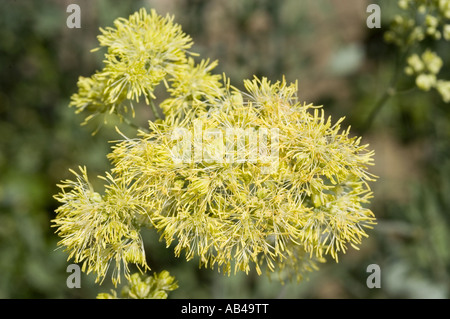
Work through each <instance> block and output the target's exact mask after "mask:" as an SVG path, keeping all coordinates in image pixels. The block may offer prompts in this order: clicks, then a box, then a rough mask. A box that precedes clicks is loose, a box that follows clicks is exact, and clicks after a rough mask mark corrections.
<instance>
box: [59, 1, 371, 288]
mask: <svg viewBox="0 0 450 319" xmlns="http://www.w3.org/2000/svg"><path fill="white" fill-rule="evenodd" d="M115 26H116V28H115V29H112V28H109V29H107V30H102V33H103V35H102V36H100V37H99V40H100V43H101V45H103V46H107V47H108V53H107V66H106V67H105V70H103V71H102V72H100V73H97V74H102V75H101V76H99V78H96V76H95V75H94V77H92V78H90V79H89V81H88V80H86V81H85V82H83V81H82V83H81V84H80V83H79V92H78V94H75V96H74V98H73V101H76V102H75V105H76V106H77V107H79V108H80V109H81V108H86V109H87V110H88V111H90V112H93V113H95V112H100V111H102V112H103V110H108V109H109V110H111V108H110V107H111V105H113V104H114V103H119V102H120V103H124V102H125V101H131V100H136V101H137V100H138V99H139V97H140V96H142V95H143V96H144V97H145V98H146V100H147V102H149V103H151V102H152V101H151V100H152V99H154V98H155V97H154V95H153V88H154V86H155V85H156V84H157V83H159V82H164V83H165V87H166V89H167V92H168V93H169V94H170V97H168V98H166V99H164V100H162V101H161V102H160V104H159V105H160V107H161V109H162V110H163V113H164V115H165V119H163V120H158V121H155V122H149V132H144V131H139V133H138V135H137V137H135V138H127V137H125V136H124V139H123V140H122V141H121V142H119V143H117V144H116V145H115V146H114V147H113V151H112V152H111V153H110V154H109V155H108V158H109V159H110V161H111V163H112V165H113V168H112V170H111V173H108V174H106V177H104V178H103V179H104V180H105V181H106V184H107V185H106V191H105V193H104V194H103V195H100V194H99V193H97V192H95V191H94V190H93V189H92V186H91V185H90V184H89V181H88V177H87V172H86V169H85V168H81V174H79V173H76V172H73V173H74V174H75V175H76V180H75V181H70V180H68V181H64V182H63V183H62V184H61V185H60V187H61V190H62V191H61V192H60V193H59V194H58V195H56V196H55V198H56V199H57V200H58V201H59V202H61V206H60V207H59V208H58V209H57V210H56V213H57V216H56V219H55V220H54V223H55V225H54V226H55V227H57V233H58V235H59V236H60V237H62V240H61V241H60V245H61V246H64V247H66V249H67V250H69V251H70V256H69V258H72V257H73V258H74V259H75V262H83V264H84V267H83V268H84V269H85V270H86V271H87V272H90V271H93V272H95V273H96V274H97V275H98V279H103V278H104V277H105V276H106V273H107V271H108V267H109V265H110V263H111V261H112V260H114V261H115V268H114V273H113V280H114V282H116V283H117V282H119V280H120V273H121V272H122V271H124V272H125V276H126V277H127V278H128V279H129V280H130V279H131V277H130V275H129V273H128V267H127V264H128V263H134V264H137V265H139V266H142V267H143V268H144V269H146V268H148V266H147V263H146V259H145V250H144V247H143V242H142V239H141V237H140V235H139V230H140V228H141V227H149V228H154V229H156V230H157V231H158V232H159V233H160V234H161V239H163V240H165V242H166V244H167V247H169V246H172V245H173V246H174V250H175V255H176V256H180V255H181V254H182V253H184V254H185V256H186V259H187V260H190V259H193V258H194V257H196V258H198V260H199V262H200V265H201V266H205V267H207V266H209V267H212V268H214V267H217V269H219V270H220V271H222V272H224V273H227V274H230V273H231V272H234V273H235V272H237V271H244V272H246V273H247V272H249V271H250V270H251V268H254V269H255V270H256V271H257V273H258V274H261V272H262V270H263V269H266V270H268V271H269V272H273V271H276V270H278V271H281V270H286V271H287V270H289V271H293V272H294V273H295V275H296V276H297V278H298V279H300V278H301V277H302V275H303V274H304V272H305V271H308V270H312V269H315V268H316V263H317V262H323V261H324V258H325V257H326V256H327V255H329V256H331V257H332V258H333V259H335V260H336V261H337V260H338V256H339V254H340V253H345V252H346V250H347V249H348V246H352V247H354V248H358V245H359V244H360V243H361V240H362V239H363V238H364V237H367V233H366V229H367V228H370V227H371V226H372V225H373V224H374V223H375V217H374V215H373V213H372V212H371V211H370V209H369V208H368V207H367V204H368V203H369V199H370V198H371V196H372V193H371V190H370V187H369V185H368V182H370V181H373V180H374V176H373V175H371V174H370V173H369V172H368V171H367V169H368V166H369V165H372V156H373V152H372V151H370V150H368V149H367V145H361V144H360V138H356V137H351V136H350V131H349V129H342V128H341V123H342V121H343V118H342V119H340V120H338V121H337V122H336V123H332V121H331V119H330V118H329V117H328V118H326V117H325V115H324V111H323V110H322V109H321V108H320V107H318V106H314V105H312V104H305V103H301V102H299V100H298V97H297V89H298V88H297V83H293V84H288V83H287V82H286V81H285V80H284V79H283V80H282V81H277V82H275V83H271V82H270V81H269V80H267V79H266V78H262V79H258V78H254V79H253V80H245V81H244V86H245V91H241V90H238V89H236V88H234V87H232V86H231V85H230V83H229V80H228V79H227V78H226V77H225V76H223V81H221V79H222V77H221V76H218V75H213V74H211V73H210V72H211V71H212V69H213V68H214V67H215V66H216V64H217V62H213V63H210V62H209V61H208V60H202V61H201V62H200V63H199V64H195V62H194V59H193V58H190V57H189V58H186V56H185V54H186V50H187V49H188V47H189V45H191V42H190V39H189V38H188V37H187V36H185V35H184V34H183V33H182V32H181V30H180V28H179V27H178V26H174V25H173V24H172V18H166V19H163V18H161V17H159V16H158V15H156V13H155V12H154V11H152V12H151V13H150V14H147V13H146V11H145V10H143V9H142V10H141V11H139V13H136V14H134V15H132V16H131V17H130V19H129V20H125V19H118V20H117V21H116V22H115ZM99 79H102V80H101V81H97V80H99ZM103 79H104V80H103ZM85 105H88V106H85ZM90 107H91V109H90Z"/></svg>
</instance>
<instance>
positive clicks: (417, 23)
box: [385, 0, 450, 103]
mask: <svg viewBox="0 0 450 319" xmlns="http://www.w3.org/2000/svg"><path fill="white" fill-rule="evenodd" d="M398 4H399V7H400V8H401V9H402V10H405V12H406V13H405V14H404V15H396V16H395V18H394V20H393V21H392V25H391V28H390V30H389V31H387V32H386V33H385V39H386V41H387V42H391V43H394V44H396V45H397V46H399V47H401V48H402V50H404V51H405V52H407V50H409V49H411V48H412V47H413V46H414V45H416V44H417V43H420V42H422V41H424V40H425V39H426V38H431V39H433V40H435V41H437V40H440V39H441V38H443V39H444V40H446V41H449V40H450V0H431V1H428V0H399V2H398ZM411 11H412V12H414V14H415V15H416V16H414V17H411ZM442 66H443V61H442V59H441V58H440V57H439V55H438V54H437V53H436V52H432V51H430V50H429V49H426V50H425V51H424V52H422V53H419V54H418V53H410V54H409V56H408V58H407V66H406V68H405V73H406V74H407V75H410V76H414V77H415V82H416V86H417V87H418V88H419V89H421V90H423V91H429V90H430V89H432V88H434V89H436V90H437V92H438V93H439V94H440V95H441V98H442V100H443V101H444V102H445V103H449V102H450V81H448V80H442V79H437V74H438V73H439V71H440V69H441V68H442Z"/></svg>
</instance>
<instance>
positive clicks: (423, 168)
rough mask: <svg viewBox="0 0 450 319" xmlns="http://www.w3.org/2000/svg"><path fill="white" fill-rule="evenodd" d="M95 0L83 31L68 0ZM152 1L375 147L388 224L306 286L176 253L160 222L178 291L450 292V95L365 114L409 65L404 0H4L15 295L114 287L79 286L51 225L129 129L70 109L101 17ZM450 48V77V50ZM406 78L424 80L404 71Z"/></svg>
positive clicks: (155, 247)
mask: <svg viewBox="0 0 450 319" xmlns="http://www.w3.org/2000/svg"><path fill="white" fill-rule="evenodd" d="M71 3H77V4H79V5H80V7H81V28H80V29H69V28H67V26H66V19H67V16H68V15H69V14H68V13H66V8H67V6H68V5H69V4H71ZM369 3H377V4H379V5H380V7H381V10H382V11H381V12H382V15H381V16H382V27H381V29H369V28H367V26H366V18H367V16H368V13H366V8H367V6H368V4H369ZM140 7H146V8H147V9H148V10H149V9H150V8H155V9H156V10H157V12H158V13H159V14H162V15H165V14H166V13H170V14H173V15H175V21H176V22H178V23H180V24H181V25H182V27H183V30H184V31H185V32H186V33H187V34H189V35H191V36H192V38H193V39H194V42H195V46H194V48H193V51H195V52H199V53H200V54H201V56H202V57H204V58H207V57H209V58H211V60H215V59H218V60H219V66H218V68H217V69H216V72H217V73H222V72H225V73H226V74H227V75H228V76H229V77H230V78H231V81H232V83H233V84H234V85H235V86H237V87H242V80H243V79H247V78H252V77H253V75H257V76H267V77H268V78H269V79H271V80H273V81H276V80H278V79H281V78H282V76H283V75H285V76H286V79H287V80H288V81H295V80H296V79H298V81H299V98H300V100H302V101H303V100H304V101H307V102H312V103H314V104H316V105H322V104H323V105H324V109H325V111H326V113H327V114H331V115H332V117H333V118H334V119H335V120H336V119H337V118H339V117H342V116H346V120H345V122H344V124H345V125H351V126H352V128H353V129H352V133H354V134H356V135H360V134H363V142H364V143H369V144H370V145H371V148H372V149H374V150H375V152H376V155H375V163H376V165H375V167H374V168H373V170H372V172H373V173H375V174H376V175H378V176H379V180H378V181H377V182H376V183H373V191H374V195H375V197H374V199H373V202H372V209H373V211H374V213H375V215H376V217H377V218H378V222H379V223H378V225H377V226H376V227H375V228H374V229H373V230H371V231H369V234H370V237H369V238H368V239H366V240H364V241H363V243H362V245H361V249H360V250H359V251H356V250H353V249H350V250H349V251H348V253H347V254H345V255H342V256H341V257H340V261H339V263H338V264H336V263H335V262H333V261H330V262H329V263H327V264H324V265H322V266H321V268H320V270H319V271H317V272H314V273H311V275H310V276H309V278H308V280H305V281H304V282H301V283H295V282H293V283H286V284H284V285H282V284H280V283H279V282H278V281H277V280H276V278H273V280H272V281H271V280H269V279H268V278H267V277H265V276H261V277H258V276H257V275H255V274H250V275H249V276H246V275H244V274H239V275H236V276H230V277H227V276H223V275H222V274H219V273H217V272H216V271H212V270H209V269H198V264H197V263H196V262H195V261H191V262H186V261H185V260H184V259H183V258H179V259H177V258H174V257H173V251H172V250H170V249H169V250H168V249H166V248H165V246H164V244H163V243H161V242H159V241H158V236H157V235H156V234H154V233H153V232H151V231H146V232H145V233H144V235H145V239H146V247H147V253H148V259H149V265H150V266H151V267H152V269H153V270H155V271H160V270H163V269H166V270H168V271H169V272H170V273H171V274H172V275H174V276H175V277H176V278H177V280H178V283H179V286H180V288H178V289H177V290H175V291H174V292H172V293H171V294H170V297H171V298H448V297H449V295H450V278H449V270H450V249H449V248H448V246H449V244H450V235H449V234H450V229H449V225H450V161H449V153H450V105H449V104H445V103H443V102H442V101H441V99H440V97H439V96H438V94H437V93H436V94H435V92H428V93H424V92H421V91H418V90H412V91H408V93H407V94H402V95H398V96H396V97H394V98H391V99H389V100H388V101H387V103H386V104H385V105H384V106H383V108H382V109H381V110H380V112H379V113H378V114H377V116H376V117H375V118H374V121H373V123H372V124H371V126H370V127H369V126H367V125H365V124H364V121H365V119H366V118H367V116H368V114H369V113H370V112H371V110H372V109H373V108H374V106H375V103H376V101H377V100H378V99H379V98H380V96H381V95H382V94H383V91H384V90H385V89H386V87H387V85H388V82H389V80H390V78H391V77H392V74H393V72H395V71H394V57H395V54H396V48H395V47H393V46H390V45H387V44H386V43H384V41H383V33H384V32H385V31H386V29H387V28H388V24H389V21H390V19H392V16H393V14H394V13H395V12H396V11H397V7H396V3H395V1H391V0H380V1H375V0H373V1H369V0H368V1H355V0H345V1H344V0H282V1H270V0H227V1H223V0H210V1H206V0H152V1H150V0H149V1H128V2H125V1H123V2H119V1H112V0H108V1H107V0H101V1H88V0H85V1H75V0H73V1H59V0H58V1H57V0H53V1H52V0H45V1H25V0H17V1H1V2H0V40H1V41H0V70H1V72H0V74H1V77H0V298H95V296H96V295H97V293H99V292H104V291H108V290H109V289H110V288H111V284H110V283H109V280H105V282H104V283H103V284H102V285H101V286H98V285H96V284H94V279H95V278H93V276H92V275H86V274H82V282H81V288H80V289H69V288H67V286H66V278H67V276H68V275H69V274H68V273H67V272H66V267H67V265H68V264H70V261H67V260H66V259H67V254H66V253H64V252H63V251H62V250H61V249H57V241H58V238H57V236H56V235H55V234H54V228H51V220H52V219H53V218H54V216H55V215H54V210H55V209H56V207H57V203H56V201H55V200H54V199H53V198H52V196H53V195H54V194H55V193H57V192H58V189H57V187H56V184H57V183H58V182H59V181H60V180H61V179H65V178H68V177H69V176H70V174H69V172H68V169H69V168H76V167H77V166H78V165H86V166H87V167H88V169H89V171H90V174H91V175H92V176H95V175H96V174H102V173H103V172H104V171H106V170H108V169H109V163H108V161H107V159H106V154H107V153H109V151H110V147H111V143H109V142H108V141H110V140H115V139H118V138H119V136H118V135H117V134H116V133H115V131H114V130H113V129H110V128H108V127H106V128H104V129H102V130H101V131H100V132H99V133H98V134H97V135H95V136H91V131H92V127H84V126H80V123H81V122H82V120H83V117H81V116H80V115H75V114H74V112H73V109H70V108H68V104H69V100H70V96H71V95H72V94H73V93H74V92H76V89H77V87H76V83H77V79H78V76H80V75H82V76H90V75H91V74H92V73H93V72H94V71H95V70H96V69H99V68H100V67H101V61H102V56H101V54H98V53H97V54H95V53H90V50H91V49H93V48H95V47H96V46H97V41H96V36H97V34H98V33H99V31H98V28H99V27H106V26H111V25H112V22H113V21H114V19H116V18H117V17H128V15H129V14H131V13H133V12H134V11H136V10H138V9H139V8H140ZM430 45H431V46H432V49H433V50H436V51H438V52H440V54H441V57H442V58H443V60H444V65H445V66H444V69H443V71H441V73H440V76H441V77H443V78H445V79H450V59H449V57H450V54H449V53H450V51H449V47H448V44H445V43H443V42H438V43H432V44H430ZM400 85H401V86H403V87H411V86H412V85H413V82H412V80H411V79H409V78H407V77H405V76H403V78H402V80H401V81H400ZM370 264H378V265H379V266H380V268H381V288H380V289H376V288H375V289H369V288H368V287H367V286H366V279H367V276H368V275H369V273H367V272H366V268H367V266H368V265H370Z"/></svg>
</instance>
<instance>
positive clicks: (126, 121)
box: [123, 117, 148, 132]
mask: <svg viewBox="0 0 450 319" xmlns="http://www.w3.org/2000/svg"><path fill="white" fill-rule="evenodd" d="M123 121H124V122H125V124H127V125H128V126H130V127H132V128H134V129H135V130H137V131H143V132H148V129H145V128H143V127H141V126H139V125H136V124H135V123H133V122H131V121H130V120H129V119H128V118H126V117H123Z"/></svg>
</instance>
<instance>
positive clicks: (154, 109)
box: [150, 100, 161, 120]
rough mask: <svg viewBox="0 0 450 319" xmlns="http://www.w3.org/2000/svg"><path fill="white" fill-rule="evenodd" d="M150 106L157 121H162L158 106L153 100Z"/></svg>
mask: <svg viewBox="0 0 450 319" xmlns="http://www.w3.org/2000/svg"><path fill="white" fill-rule="evenodd" d="M150 106H151V107H152V112H153V116H154V117H155V120H161V116H159V113H158V110H157V109H156V105H155V103H153V100H150Z"/></svg>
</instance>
